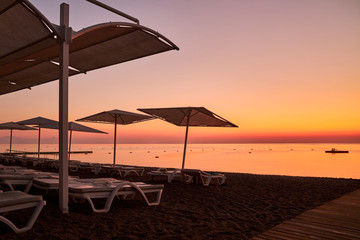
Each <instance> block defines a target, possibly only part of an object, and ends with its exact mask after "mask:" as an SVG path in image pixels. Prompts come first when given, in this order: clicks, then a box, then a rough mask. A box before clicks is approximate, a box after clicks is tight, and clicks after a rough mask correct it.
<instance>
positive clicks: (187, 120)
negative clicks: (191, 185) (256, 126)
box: [138, 107, 238, 169]
mask: <svg viewBox="0 0 360 240" xmlns="http://www.w3.org/2000/svg"><path fill="white" fill-rule="evenodd" d="M138 110H139V111H142V112H144V113H147V114H149V115H152V116H154V117H157V118H160V119H162V120H164V121H167V122H170V123H172V124H175V125H176V126H186V133H185V143H184V153H183V162H182V169H184V166H185V155H186V145H187V139H188V130H189V126H194V127H195V126H196V127H238V126H236V125H235V124H233V123H231V122H229V121H227V120H226V119H224V118H222V117H220V116H219V115H216V114H215V113H213V112H211V111H209V110H207V109H206V108H204V107H177V108H143V109H138Z"/></svg>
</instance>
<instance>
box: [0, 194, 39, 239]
mask: <svg viewBox="0 0 360 240" xmlns="http://www.w3.org/2000/svg"><path fill="white" fill-rule="evenodd" d="M44 205H46V202H45V201H44V200H41V201H40V202H39V205H37V206H36V209H35V210H34V212H33V214H32V215H31V218H30V219H29V221H28V222H27V224H26V226H25V227H23V228H17V227H16V226H15V224H14V223H12V222H11V221H10V220H9V219H7V218H5V217H3V216H0V221H2V222H3V223H5V224H6V225H8V226H9V227H11V229H12V230H14V232H15V233H23V232H26V231H29V230H30V229H31V228H32V226H33V225H34V223H35V221H36V219H37V218H38V216H39V214H40V212H41V210H42V209H43V207H44Z"/></svg>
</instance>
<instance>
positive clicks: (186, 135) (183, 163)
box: [181, 118, 189, 169]
mask: <svg viewBox="0 0 360 240" xmlns="http://www.w3.org/2000/svg"><path fill="white" fill-rule="evenodd" d="M188 132H189V118H188V120H187V124H186V133H185V143H184V154H183V161H182V166H181V169H184V167H185V155H186V146H187V139H188Z"/></svg>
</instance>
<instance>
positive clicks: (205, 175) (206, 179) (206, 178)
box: [181, 169, 226, 186]
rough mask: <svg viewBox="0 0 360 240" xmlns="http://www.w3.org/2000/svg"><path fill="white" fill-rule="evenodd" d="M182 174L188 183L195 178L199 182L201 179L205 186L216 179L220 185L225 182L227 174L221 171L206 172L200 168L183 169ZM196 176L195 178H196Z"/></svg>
mask: <svg viewBox="0 0 360 240" xmlns="http://www.w3.org/2000/svg"><path fill="white" fill-rule="evenodd" d="M181 174H182V175H183V176H184V179H185V182H186V183H191V182H192V181H193V180H195V181H196V182H198V181H199V180H201V183H202V184H203V185H204V186H209V185H210V182H211V180H213V179H215V180H216V182H217V183H218V185H222V184H224V183H225V179H226V176H225V175H224V174H221V173H215V172H204V171H202V170H199V169H182V170H181ZM194 178H195V179H194Z"/></svg>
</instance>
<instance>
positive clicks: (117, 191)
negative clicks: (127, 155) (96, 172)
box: [33, 178, 164, 213]
mask: <svg viewBox="0 0 360 240" xmlns="http://www.w3.org/2000/svg"><path fill="white" fill-rule="evenodd" d="M68 183H69V197H71V198H72V199H73V200H76V199H86V200H87V201H88V202H89V203H90V205H91V208H92V210H93V212H96V213H105V212H108V211H109V210H110V207H111V204H112V202H113V200H114V197H115V196H120V197H122V198H123V199H126V198H128V197H129V196H134V195H136V194H140V195H141V196H142V197H143V198H144V200H145V202H146V203H147V205H148V206H152V205H159V204H160V200H161V195H162V191H163V188H164V185H161V184H146V183H143V182H128V181H124V180H118V179H114V178H88V179H69V182H68ZM33 186H34V187H37V188H40V189H45V190H54V189H59V179H50V178H49V179H47V178H43V179H34V180H33ZM148 194H156V199H155V200H154V201H150V200H149V198H148V196H147V195H148ZM94 198H105V199H106V203H105V206H104V207H103V208H101V209H98V208H96V207H95V206H94V203H93V201H92V199H94ZM75 202H76V201H75Z"/></svg>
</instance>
